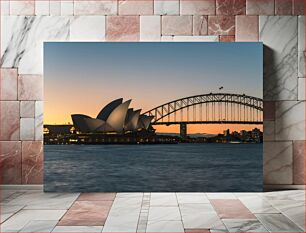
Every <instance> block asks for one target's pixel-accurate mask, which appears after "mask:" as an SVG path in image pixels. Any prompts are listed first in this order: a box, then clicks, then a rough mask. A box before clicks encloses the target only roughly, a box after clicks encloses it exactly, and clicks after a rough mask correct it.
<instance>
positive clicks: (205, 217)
mask: <svg viewBox="0 0 306 233" xmlns="http://www.w3.org/2000/svg"><path fill="white" fill-rule="evenodd" d="M180 211H181V215H182V220H183V225H184V228H185V229H212V228H215V229H219V228H222V229H223V227H220V226H222V225H223V224H222V222H221V221H220V218H219V217H218V215H217V213H216V212H215V210H214V208H213V207H212V205H211V204H180ZM195 213H196V214H195Z"/></svg>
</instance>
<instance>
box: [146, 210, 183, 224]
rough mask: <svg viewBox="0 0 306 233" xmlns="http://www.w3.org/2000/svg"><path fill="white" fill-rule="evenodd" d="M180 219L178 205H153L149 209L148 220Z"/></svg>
mask: <svg viewBox="0 0 306 233" xmlns="http://www.w3.org/2000/svg"><path fill="white" fill-rule="evenodd" d="M176 220H177V221H180V220H181V214H180V209H179V208H178V207H172V206H166V207H165V206H158V207H157V206H154V207H150V209H149V217H148V221H176Z"/></svg>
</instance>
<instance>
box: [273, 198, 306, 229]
mask: <svg viewBox="0 0 306 233" xmlns="http://www.w3.org/2000/svg"><path fill="white" fill-rule="evenodd" d="M270 203H271V204H272V205H273V206H274V207H275V208H276V209H278V210H279V211H280V212H281V213H282V214H283V215H285V216H286V217H287V218H289V219H290V220H291V221H293V222H294V223H295V224H296V225H298V226H299V227H300V228H302V229H303V230H304V229H305V202H304V201H294V200H270Z"/></svg>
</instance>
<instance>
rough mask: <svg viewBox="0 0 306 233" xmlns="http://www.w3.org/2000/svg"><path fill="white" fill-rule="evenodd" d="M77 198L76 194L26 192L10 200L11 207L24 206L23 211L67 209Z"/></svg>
mask: <svg viewBox="0 0 306 233" xmlns="http://www.w3.org/2000/svg"><path fill="white" fill-rule="evenodd" d="M78 196H79V194H78V193H43V192H41V191H31V192H26V193H24V194H23V195H21V196H19V197H17V198H15V199H13V200H11V201H10V202H8V204H11V205H26V206H25V209H44V210H46V209H68V208H69V207H70V206H71V205H72V203H73V202H74V201H75V200H76V199H77V197H78Z"/></svg>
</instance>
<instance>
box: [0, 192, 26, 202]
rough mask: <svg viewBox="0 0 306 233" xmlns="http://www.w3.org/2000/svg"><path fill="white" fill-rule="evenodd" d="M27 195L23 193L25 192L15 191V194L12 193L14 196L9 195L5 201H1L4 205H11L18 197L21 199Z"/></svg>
mask: <svg viewBox="0 0 306 233" xmlns="http://www.w3.org/2000/svg"><path fill="white" fill-rule="evenodd" d="M24 194H25V192H23V191H17V192H16V191H14V192H12V194H11V195H8V196H6V197H5V198H4V199H2V200H1V203H2V204H4V203H10V202H11V201H12V200H14V199H16V198H18V197H20V196H22V195H24Z"/></svg>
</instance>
